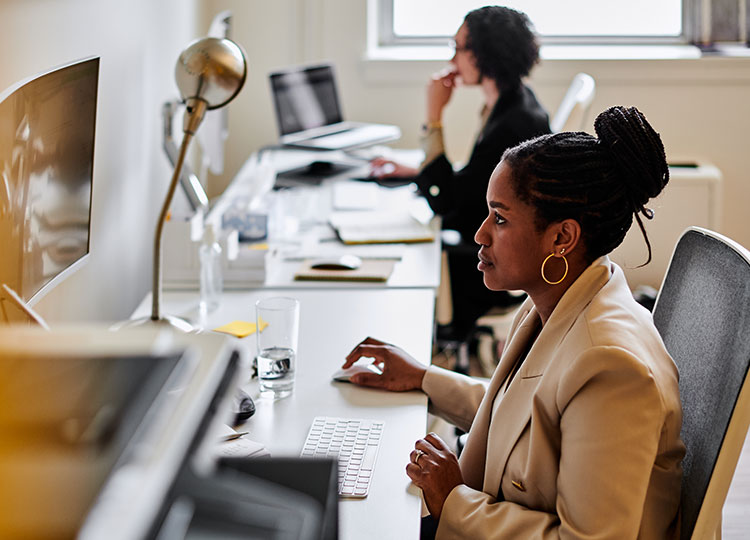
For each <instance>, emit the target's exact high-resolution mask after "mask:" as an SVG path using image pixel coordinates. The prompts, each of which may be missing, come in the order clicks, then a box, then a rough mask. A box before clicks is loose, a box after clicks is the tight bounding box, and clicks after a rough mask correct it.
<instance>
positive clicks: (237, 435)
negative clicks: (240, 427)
mask: <svg viewBox="0 0 750 540" xmlns="http://www.w3.org/2000/svg"><path fill="white" fill-rule="evenodd" d="M248 433H250V432H249V431H238V432H237V433H232V434H231V435H226V436H224V437H222V438H221V441H222V442H227V441H233V440H235V439H239V438H240V437H242V436H243V435H247V434H248Z"/></svg>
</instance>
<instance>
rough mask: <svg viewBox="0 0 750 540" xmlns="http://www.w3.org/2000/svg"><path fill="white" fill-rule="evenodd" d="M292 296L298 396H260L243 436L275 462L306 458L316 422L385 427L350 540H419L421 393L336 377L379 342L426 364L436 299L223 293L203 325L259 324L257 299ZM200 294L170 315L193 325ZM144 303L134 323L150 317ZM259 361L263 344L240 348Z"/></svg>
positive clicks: (349, 507) (252, 386) (345, 519)
mask: <svg viewBox="0 0 750 540" xmlns="http://www.w3.org/2000/svg"><path fill="white" fill-rule="evenodd" d="M280 293H281V294H289V295H291V296H294V297H295V298H297V299H299V301H300V340H299V353H298V368H297V379H296V386H295V391H294V394H293V395H292V396H291V397H289V398H286V399H283V400H279V401H275V402H274V401H272V400H266V399H264V398H260V397H258V395H257V384H256V383H255V382H254V381H249V380H248V381H247V383H246V384H245V389H246V390H247V391H248V392H249V393H250V394H251V395H252V396H253V397H254V398H255V399H256V407H257V412H256V413H255V416H253V417H252V418H251V419H250V420H249V421H248V422H247V423H246V424H245V426H244V429H245V430H246V431H249V432H250V434H249V435H248V437H250V438H251V439H254V440H257V441H261V442H263V443H264V444H265V445H266V446H267V447H268V449H269V450H270V451H271V453H272V455H274V456H282V455H293V456H297V455H299V452H300V450H301V448H302V444H303V442H304V440H305V437H306V435H307V432H308V429H309V427H310V424H311V422H312V419H313V418H314V417H315V416H319V415H326V416H343V417H350V418H373V419H379V420H384V421H385V430H384V433H383V439H382V441H381V446H380V451H379V453H378V458H377V463H376V466H375V474H374V476H373V483H372V485H371V488H370V495H369V496H368V498H367V499H365V500H342V501H341V504H340V505H339V510H340V533H341V538H342V540H349V539H357V540H359V539H367V538H373V539H378V540H380V539H383V538H399V539H400V538H405V539H409V538H414V539H416V538H418V537H419V525H420V509H421V499H420V496H419V492H418V490H417V489H416V488H414V486H412V485H411V482H410V481H409V479H408V477H407V476H406V472H405V467H406V464H407V462H408V459H409V452H410V451H411V450H412V449H413V445H414V442H415V441H416V439H418V438H419V437H422V436H424V435H425V430H426V423H427V399H426V396H425V395H424V394H422V393H421V392H407V393H391V392H384V391H379V390H372V389H365V388H357V387H355V386H353V385H350V384H348V383H334V382H331V380H330V376H331V374H332V373H333V372H334V371H335V370H336V369H337V368H338V367H340V365H341V363H342V362H343V359H344V356H345V355H346V354H347V353H348V352H349V351H350V350H351V349H352V347H353V346H354V345H356V343H358V342H359V341H360V340H361V339H363V338H365V337H367V336H373V337H376V338H378V339H382V340H384V341H389V342H392V343H395V344H398V345H399V346H401V347H403V348H404V349H405V350H407V351H408V352H409V353H410V354H412V355H413V356H414V357H415V358H417V359H418V360H420V361H421V362H424V363H425V364H427V363H428V362H429V360H430V354H431V336H432V319H433V310H434V291H433V290H431V289H427V288H423V289H384V290H377V289H339V290H332V289H300V290H295V291H278V290H267V289H262V290H255V291H244V292H243V291H236V292H230V293H225V294H224V295H223V298H222V303H221V306H220V307H219V308H218V309H217V310H216V311H215V312H213V313H211V314H209V316H208V318H207V320H206V321H204V323H203V325H204V327H205V328H214V327H216V326H219V325H221V324H224V323H227V322H230V321H232V320H236V319H242V320H251V321H252V320H254V317H255V314H254V313H255V311H254V310H255V308H254V305H255V301H256V300H257V299H259V298H263V297H268V296H276V295H279V294H280ZM197 303H198V295H197V293H196V292H167V293H165V294H164V296H163V308H164V311H165V313H169V314H171V315H180V316H186V317H187V318H192V317H195V315H196V314H197ZM148 306H149V298H146V299H145V300H144V302H143V303H142V304H141V306H140V307H139V309H138V310H137V311H136V313H135V314H134V315H135V316H140V315H145V314H146V313H147V312H148ZM241 343H243V344H246V345H247V347H248V349H249V351H250V352H251V353H252V354H254V353H255V339H254V337H253V336H249V337H248V338H245V339H243V340H241Z"/></svg>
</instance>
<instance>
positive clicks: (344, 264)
mask: <svg viewBox="0 0 750 540" xmlns="http://www.w3.org/2000/svg"><path fill="white" fill-rule="evenodd" d="M361 265H362V259H360V258H359V257H357V256H356V255H342V256H340V257H330V258H325V259H316V260H314V261H312V263H310V268H314V269H315V270H356V269H357V268H359V267H360V266H361Z"/></svg>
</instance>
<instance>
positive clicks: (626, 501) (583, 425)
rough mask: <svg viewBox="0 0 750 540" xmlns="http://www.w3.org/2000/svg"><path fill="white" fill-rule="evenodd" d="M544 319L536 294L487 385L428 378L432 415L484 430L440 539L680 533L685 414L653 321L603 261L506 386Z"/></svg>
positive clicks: (474, 432) (449, 504) (434, 371)
mask: <svg viewBox="0 0 750 540" xmlns="http://www.w3.org/2000/svg"><path fill="white" fill-rule="evenodd" d="M540 325H541V321H540V319H539V316H538V314H537V312H536V310H535V308H534V305H533V303H532V302H531V301H530V300H528V299H527V300H526V302H524V304H523V305H522V306H521V308H520V309H519V312H518V313H517V315H516V317H515V319H514V321H513V325H512V327H511V330H510V334H509V338H508V340H507V342H506V346H505V350H504V352H503V355H502V357H501V359H500V362H499V364H498V367H497V369H496V370H495V373H494V375H493V376H492V379H491V380H490V382H489V385H488V386H486V387H485V386H484V385H483V384H482V383H481V382H479V381H476V380H472V379H470V378H468V377H464V376H462V375H458V374H456V373H453V372H450V371H446V370H441V369H439V368H435V367H431V368H430V369H429V370H428V373H427V374H426V375H425V378H424V382H423V390H424V391H425V392H426V393H427V394H428V396H429V397H430V403H431V408H432V410H433V411H434V412H435V413H437V414H439V415H441V416H443V417H444V418H446V419H448V420H449V421H452V422H453V423H455V424H456V425H458V426H459V427H462V428H464V429H468V428H469V427H471V430H470V431H469V438H468V441H467V443H466V447H465V449H464V451H463V453H462V454H461V458H460V460H459V463H460V466H461V472H462V474H463V478H464V482H465V484H463V485H460V486H457V487H456V488H455V489H453V491H451V493H450V494H449V496H448V498H447V499H446V501H445V505H444V507H443V511H442V514H441V517H440V524H439V527H438V532H437V538H438V539H440V540H442V539H450V538H471V539H481V538H513V539H519V538H521V539H526V538H558V537H559V538H587V539H602V538H616V539H618V540H619V539H624V538H649V539H650V538H677V537H678V532H679V531H678V528H679V527H678V520H677V519H676V518H677V512H678V507H679V497H680V481H681V476H682V470H681V466H680V462H681V460H682V457H683V455H684V446H683V444H682V442H681V441H680V438H679V436H680V425H681V420H682V411H681V407H680V399H679V389H678V385H677V368H676V367H675V365H674V362H673V361H672V359H671V358H670V356H669V354H668V353H667V352H666V350H665V348H664V345H663V343H662V340H661V338H660V337H659V334H658V333H657V331H656V328H655V327H654V325H653V323H652V319H651V314H650V313H649V312H648V311H647V310H645V309H644V308H642V307H641V306H640V305H638V304H637V303H636V302H635V301H634V300H633V297H632V295H631V293H630V290H629V289H628V286H627V282H626V281H625V276H624V275H623V273H622V270H621V269H620V268H619V267H618V266H617V265H615V264H613V263H611V262H610V261H609V259H608V258H607V257H602V258H600V259H598V260H597V261H595V262H594V263H593V264H592V265H591V266H590V267H589V268H588V269H587V270H586V271H585V272H584V273H583V274H581V276H580V277H579V278H578V279H577V280H576V282H575V283H574V284H573V285H572V286H571V287H570V289H568V291H567V292H566V293H565V295H564V296H563V297H562V299H561V300H560V302H559V304H558V305H557V307H556V308H555V310H554V312H553V313H552V315H551V316H550V318H549V320H548V321H547V323H546V324H545V325H544V327H543V328H542V329H541V333H539V335H538V337H537V339H536V341H535V342H534V344H533V346H532V347H531V349H530V350H529V352H528V355H527V356H526V359H525V360H524V361H523V364H522V365H521V367H520V369H519V371H518V372H517V373H516V375H515V376H514V378H513V379H512V382H511V384H510V385H509V386H508V388H507V390H506V391H505V392H504V393H503V392H500V389H501V387H502V386H503V383H504V381H505V379H506V377H507V375H508V373H509V372H510V370H511V369H512V367H513V365H514V364H515V362H516V360H517V359H518V358H519V356H520V355H521V354H522V353H523V351H524V350H525V348H526V346H527V345H528V342H529V340H530V339H533V336H534V335H535V334H536V331H537V330H538V328H539V326H540ZM495 400H500V401H499V402H498V403H497V404H496V405H494V407H493V404H494V401H495ZM493 408H494V410H495V412H494V413H493Z"/></svg>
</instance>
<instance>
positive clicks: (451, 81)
mask: <svg viewBox="0 0 750 540" xmlns="http://www.w3.org/2000/svg"><path fill="white" fill-rule="evenodd" d="M456 77H457V73H456V71H454V70H444V71H440V72H438V73H435V74H434V75H433V76H432V78H431V79H430V82H428V83H427V122H428V123H429V122H439V121H440V119H441V118H442V115H443V109H444V108H445V106H446V105H447V104H448V102H449V101H450V99H451V96H452V95H453V89H454V88H455V87H456Z"/></svg>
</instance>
